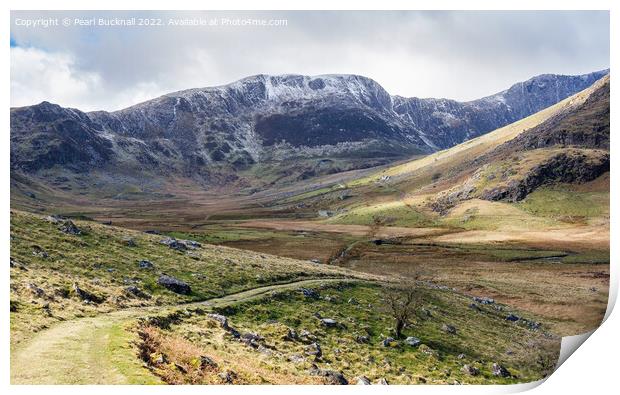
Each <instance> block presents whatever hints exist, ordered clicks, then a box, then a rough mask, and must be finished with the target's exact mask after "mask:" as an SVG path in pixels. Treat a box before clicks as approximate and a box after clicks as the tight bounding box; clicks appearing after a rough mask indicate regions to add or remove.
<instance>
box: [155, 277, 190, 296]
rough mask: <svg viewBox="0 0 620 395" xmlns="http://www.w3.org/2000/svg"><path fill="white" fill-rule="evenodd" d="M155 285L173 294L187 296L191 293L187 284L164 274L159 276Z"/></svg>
mask: <svg viewBox="0 0 620 395" xmlns="http://www.w3.org/2000/svg"><path fill="white" fill-rule="evenodd" d="M157 283H158V284H159V285H161V286H163V287H164V288H167V289H169V290H171V291H172V292H174V293H178V294H181V295H189V294H191V293H192V289H191V287H190V286H189V284H187V283H186V282H184V281H181V280H179V279H177V278H174V277H172V276H168V275H166V274H162V275H161V276H159V279H157Z"/></svg>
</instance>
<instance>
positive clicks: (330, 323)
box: [321, 318, 340, 328]
mask: <svg viewBox="0 0 620 395" xmlns="http://www.w3.org/2000/svg"><path fill="white" fill-rule="evenodd" d="M321 325H323V326H324V327H327V328H337V327H339V326H340V325H339V324H338V321H336V320H334V319H332V318H322V319H321Z"/></svg>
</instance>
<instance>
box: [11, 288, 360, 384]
mask: <svg viewBox="0 0 620 395" xmlns="http://www.w3.org/2000/svg"><path fill="white" fill-rule="evenodd" d="M351 281H363V280H355V279H343V278H323V279H314V280H299V281H293V282H289V283H285V284H275V285H268V286H264V287H259V288H254V289H250V290H246V291H241V292H237V293H234V294H230V295H226V296H222V297H218V298H213V299H208V300H205V301H202V302H197V303H191V304H182V305H177V306H167V307H146V308H139V309H126V310H120V311H115V312H112V313H106V314H100V315H98V316H95V317H89V318H80V319H75V320H70V321H66V322H62V323H59V324H56V325H54V326H52V327H51V328H49V329H46V330H44V331H41V332H39V333H37V334H36V335H35V337H34V338H32V339H31V340H29V341H27V342H25V343H24V344H20V345H18V346H17V347H15V349H12V350H11V384H161V381H160V380H159V379H158V378H157V377H155V376H153V375H152V374H151V373H150V372H149V371H148V370H147V369H146V368H144V367H143V366H142V363H141V361H140V360H139V359H138V358H137V357H136V354H135V350H134V348H133V347H132V346H131V342H132V341H135V340H136V339H137V337H136V335H135V333H133V332H131V331H128V330H127V329H126V328H127V327H128V326H129V325H131V324H132V323H134V322H135V319H137V318H138V317H140V316H143V315H144V314H147V313H153V312H157V311H158V310H162V309H171V308H177V307H190V306H198V305H207V306H210V307H220V306H226V305H229V304H233V303H238V302H243V301H247V300H252V299H255V298H260V297H262V296H265V295H266V294H268V293H270V292H271V291H274V290H286V289H292V288H296V287H299V286H307V285H315V284H320V283H326V282H351Z"/></svg>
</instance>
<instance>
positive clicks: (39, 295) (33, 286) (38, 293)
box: [26, 283, 46, 298]
mask: <svg viewBox="0 0 620 395" xmlns="http://www.w3.org/2000/svg"><path fill="white" fill-rule="evenodd" d="M26 288H28V289H29V290H30V292H32V294H33V295H34V296H36V297H37V298H44V297H45V296H46V295H45V291H44V290H43V289H41V288H39V287H38V286H37V285H36V284H34V283H29V284H27V285H26Z"/></svg>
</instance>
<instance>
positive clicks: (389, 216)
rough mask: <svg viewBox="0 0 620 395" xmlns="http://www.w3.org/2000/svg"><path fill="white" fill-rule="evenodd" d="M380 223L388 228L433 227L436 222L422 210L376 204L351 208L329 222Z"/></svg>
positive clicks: (397, 203) (401, 205)
mask: <svg viewBox="0 0 620 395" xmlns="http://www.w3.org/2000/svg"><path fill="white" fill-rule="evenodd" d="M376 221H380V222H381V223H382V224H383V225H386V226H409V227H416V226H432V225H433V224H434V221H433V220H432V219H430V218H429V217H428V216H427V215H426V214H424V213H423V212H422V211H421V210H419V209H416V208H415V207H412V206H407V205H405V204H404V203H400V202H396V203H394V204H381V203H379V204H376V205H370V206H359V207H353V208H350V210H349V211H348V212H346V213H343V214H340V215H338V216H335V217H334V218H332V219H330V220H328V221H327V222H329V223H336V224H347V225H351V224H352V225H372V224H374V223H375V222H376Z"/></svg>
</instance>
